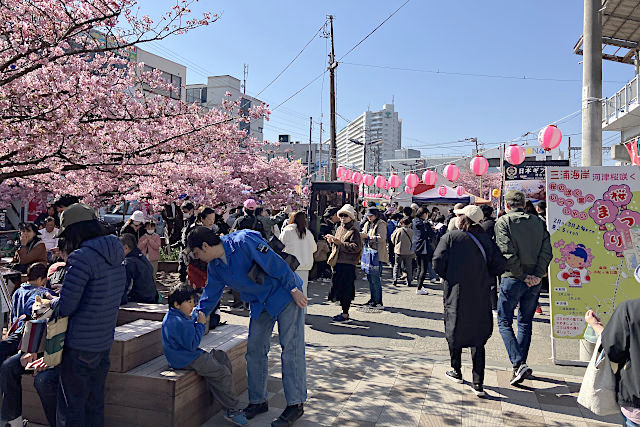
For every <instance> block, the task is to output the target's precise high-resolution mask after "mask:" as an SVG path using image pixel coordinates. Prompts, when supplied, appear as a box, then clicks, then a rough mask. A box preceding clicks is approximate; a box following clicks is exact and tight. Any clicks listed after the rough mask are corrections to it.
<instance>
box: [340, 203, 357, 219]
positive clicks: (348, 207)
mask: <svg viewBox="0 0 640 427" xmlns="http://www.w3.org/2000/svg"><path fill="white" fill-rule="evenodd" d="M340 214H347V215H348V216H349V218H351V219H353V220H355V219H356V210H355V209H354V208H353V206H351V205H350V204H346V205H344V206H343V207H341V208H340V210H339V211H338V216H340Z"/></svg>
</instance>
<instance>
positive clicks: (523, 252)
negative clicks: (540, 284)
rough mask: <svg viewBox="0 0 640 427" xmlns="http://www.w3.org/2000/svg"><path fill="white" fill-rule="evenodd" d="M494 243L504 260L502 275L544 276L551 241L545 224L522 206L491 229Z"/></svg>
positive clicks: (516, 276)
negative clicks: (505, 266)
mask: <svg viewBox="0 0 640 427" xmlns="http://www.w3.org/2000/svg"><path fill="white" fill-rule="evenodd" d="M494 231H495V236H496V244H497V245H498V248H500V252H502V255H504V257H505V258H506V259H507V268H506V270H505V272H504V274H503V275H502V277H513V278H516V279H519V280H524V279H526V277H527V275H529V274H533V275H535V276H537V277H544V276H545V275H546V274H547V268H548V267H549V263H550V262H551V257H552V254H551V243H550V241H549V232H548V231H547V226H546V225H545V223H544V222H543V221H542V220H541V219H540V218H538V217H537V216H535V215H529V214H528V213H525V212H524V210H523V209H514V210H512V211H510V212H508V213H507V214H506V215H502V216H501V217H500V218H498V220H497V221H496V225H495V228H494Z"/></svg>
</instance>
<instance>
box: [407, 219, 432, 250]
mask: <svg viewBox="0 0 640 427" xmlns="http://www.w3.org/2000/svg"><path fill="white" fill-rule="evenodd" d="M412 227H413V242H412V243H413V251H414V252H415V253H416V254H419V255H431V254H433V249H432V248H431V245H430V244H429V242H430V241H431V238H432V237H433V230H432V229H431V224H429V222H428V221H424V220H422V218H414V219H413V225H412Z"/></svg>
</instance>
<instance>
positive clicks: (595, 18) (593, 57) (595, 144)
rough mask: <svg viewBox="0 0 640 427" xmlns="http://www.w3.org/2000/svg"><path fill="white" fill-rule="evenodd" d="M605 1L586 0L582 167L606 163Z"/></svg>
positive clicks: (583, 60) (583, 59)
mask: <svg viewBox="0 0 640 427" xmlns="http://www.w3.org/2000/svg"><path fill="white" fill-rule="evenodd" d="M601 8H602V1H601V0H584V28H583V30H582V34H583V47H584V48H583V58H582V166H601V165H602V15H601Z"/></svg>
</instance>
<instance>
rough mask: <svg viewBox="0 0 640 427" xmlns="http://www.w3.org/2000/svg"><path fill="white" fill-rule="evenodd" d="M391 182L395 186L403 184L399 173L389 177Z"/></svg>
mask: <svg viewBox="0 0 640 427" xmlns="http://www.w3.org/2000/svg"><path fill="white" fill-rule="evenodd" d="M389 184H391V186H392V187H393V188H398V187H400V185H402V178H400V177H399V176H398V175H391V176H390V177H389Z"/></svg>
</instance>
